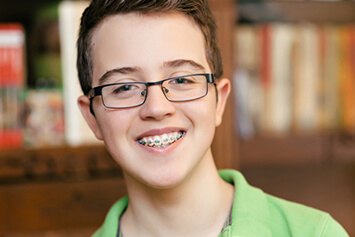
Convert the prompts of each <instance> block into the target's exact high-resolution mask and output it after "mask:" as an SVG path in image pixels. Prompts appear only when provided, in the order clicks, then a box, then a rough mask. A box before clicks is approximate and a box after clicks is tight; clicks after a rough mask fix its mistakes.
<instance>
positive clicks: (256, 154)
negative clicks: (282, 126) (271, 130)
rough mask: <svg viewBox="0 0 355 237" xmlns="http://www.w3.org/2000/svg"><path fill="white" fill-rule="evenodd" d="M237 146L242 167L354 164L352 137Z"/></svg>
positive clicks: (276, 140)
mask: <svg viewBox="0 0 355 237" xmlns="http://www.w3.org/2000/svg"><path fill="white" fill-rule="evenodd" d="M238 143H239V147H240V162H241V166H242V167H244V166H292V165H305V164H308V165H312V164H322V163H327V162H328V163H329V162H338V163H354V162H355V136H354V135H352V134H337V133H334V134H311V135H291V136H288V137H257V138H254V139H250V140H240V141H238Z"/></svg>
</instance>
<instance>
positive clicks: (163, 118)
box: [78, 13, 230, 188]
mask: <svg viewBox="0 0 355 237" xmlns="http://www.w3.org/2000/svg"><path fill="white" fill-rule="evenodd" d="M91 52H92V59H93V83H92V87H95V86H99V85H102V84H109V83H114V82H121V81H132V80H133V81H143V82H153V81H158V80H162V79H165V78H169V77H173V76H178V75H187V74H194V73H209V72H211V69H210V67H209V65H208V63H207V60H206V54H205V44H204V38H203V35H202V33H201V31H200V29H199V28H198V27H197V25H195V24H194V23H193V22H192V21H191V20H190V19H189V18H187V17H186V16H183V15H181V14H177V13H169V14H151V15H138V14H133V13H131V14H125V15H115V16H112V17H109V18H106V19H105V20H104V21H103V22H101V24H100V25H99V26H98V27H97V28H96V29H95V30H94V32H93V37H92V51H91ZM112 69H121V70H119V71H120V73H118V74H115V76H112V77H108V78H107V79H105V81H104V82H100V81H99V78H100V77H102V75H103V74H105V73H106V72H107V71H109V70H112ZM212 73H213V72H212ZM217 89H218V91H219V99H218V102H217V101H216V93H215V88H214V86H213V85H211V84H210V85H209V86H208V94H207V96H205V97H203V98H201V99H198V100H194V101H190V102H180V103H173V102H169V101H168V100H167V99H166V98H165V97H164V94H163V93H162V90H161V87H160V86H159V85H157V86H151V87H149V89H148V91H149V93H148V97H147V100H146V102H145V103H144V104H143V105H141V106H139V107H134V108H129V109H107V108H105V107H104V105H103V104H102V101H101V98H100V96H97V97H95V99H94V100H93V109H94V111H95V116H93V115H92V114H90V111H89V100H88V98H87V97H85V96H81V97H80V98H79V100H78V101H79V106H80V108H81V110H82V113H83V115H84V117H85V119H86V120H87V122H88V124H89V126H90V127H91V129H92V130H93V132H94V133H95V135H96V137H97V138H98V139H101V140H103V141H104V142H105V144H106V146H107V148H108V150H109V152H110V153H111V155H112V157H113V158H114V159H115V160H116V161H117V163H118V164H119V165H120V166H121V168H122V170H123V172H124V173H125V176H126V179H130V180H131V181H134V182H138V183H140V184H143V185H146V186H149V187H154V188H169V187H174V186H175V185H178V184H179V183H181V182H182V181H184V180H185V179H186V178H187V177H189V175H190V174H191V173H192V172H194V171H196V170H198V168H199V167H200V166H201V163H202V162H201V161H202V160H203V159H212V156H211V154H210V150H209V149H210V145H211V143H212V139H213V136H214V131H215V127H216V126H218V125H219V124H220V123H221V117H222V114H223V110H224V105H225V102H226V100H227V96H228V93H229V90H230V84H229V81H228V80H226V79H221V80H220V81H219V82H218V84H217ZM176 134H180V135H183V136H182V137H181V138H180V139H178V140H176V139H175V140H176V141H175V142H173V143H172V144H171V145H168V146H165V147H163V148H162V147H149V146H145V145H142V144H140V143H139V142H138V141H139V140H142V139H146V140H149V139H151V138H154V136H161V137H173V135H176ZM173 138H174V137H173ZM173 138H172V139H173Z"/></svg>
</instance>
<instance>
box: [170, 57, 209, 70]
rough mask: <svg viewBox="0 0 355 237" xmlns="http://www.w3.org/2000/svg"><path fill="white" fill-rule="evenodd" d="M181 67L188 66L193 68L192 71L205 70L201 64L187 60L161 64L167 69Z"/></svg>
mask: <svg viewBox="0 0 355 237" xmlns="http://www.w3.org/2000/svg"><path fill="white" fill-rule="evenodd" d="M182 66H190V67H193V68H194V69H197V70H204V69H205V67H204V66H202V65H201V64H199V63H197V62H195V61H193V60H188V59H177V60H172V61H168V62H165V63H164V64H163V67H167V68H178V67H182Z"/></svg>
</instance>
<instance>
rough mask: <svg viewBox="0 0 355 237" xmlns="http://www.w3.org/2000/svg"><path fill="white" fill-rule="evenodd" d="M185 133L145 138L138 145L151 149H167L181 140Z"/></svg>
mask: <svg viewBox="0 0 355 237" xmlns="http://www.w3.org/2000/svg"><path fill="white" fill-rule="evenodd" d="M182 136H183V132H173V133H165V134H162V135H160V136H151V137H144V138H142V139H140V140H138V143H139V144H141V145H144V146H149V147H161V148H162V147H166V146H168V145H170V144H172V143H174V142H176V141H177V140H179V139H180V138H182Z"/></svg>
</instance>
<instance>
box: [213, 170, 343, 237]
mask: <svg viewBox="0 0 355 237" xmlns="http://www.w3.org/2000/svg"><path fill="white" fill-rule="evenodd" d="M220 176H221V177H222V178H223V179H224V180H225V181H226V182H229V183H231V184H233V185H234V186H235V194H234V202H233V210H232V225H231V227H230V231H231V232H232V233H233V235H231V236H250V237H251V236H263V237H268V236H270V237H271V236H283V237H287V236H319V237H331V236H337V237H347V236H348V234H347V233H346V232H345V230H344V229H343V228H342V227H341V225H340V224H338V223H337V222H336V221H335V220H334V219H333V218H332V217H331V216H330V215H329V214H328V213H325V212H323V211H320V210H317V209H314V208H311V207H307V206H305V205H302V204H298V203H295V202H291V201H287V200H284V199H281V198H278V197H275V196H272V195H270V194H267V193H265V192H263V191H262V190H261V189H259V188H256V187H253V186H252V185H250V184H248V182H247V181H246V180H245V178H244V176H243V175H242V174H241V173H240V172H238V171H234V170H223V171H220Z"/></svg>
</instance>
